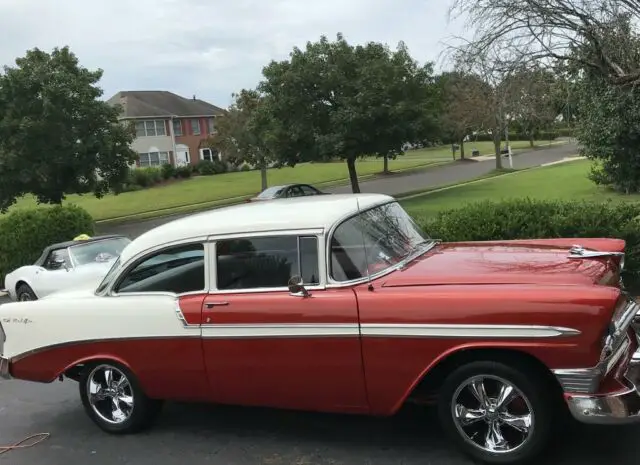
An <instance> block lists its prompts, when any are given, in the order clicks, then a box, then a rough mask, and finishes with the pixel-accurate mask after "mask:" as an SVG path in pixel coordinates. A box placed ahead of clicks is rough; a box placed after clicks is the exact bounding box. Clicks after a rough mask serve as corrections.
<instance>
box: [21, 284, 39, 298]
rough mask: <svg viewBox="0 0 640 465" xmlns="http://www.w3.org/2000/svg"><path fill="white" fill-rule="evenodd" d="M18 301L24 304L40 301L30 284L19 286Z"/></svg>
mask: <svg viewBox="0 0 640 465" xmlns="http://www.w3.org/2000/svg"><path fill="white" fill-rule="evenodd" d="M21 297H23V298H21ZM16 300H17V301H18V302H23V301H28V300H38V296H37V295H36V293H35V292H33V289H31V286H29V285H28V284H25V283H22V284H20V285H19V286H18V289H16Z"/></svg>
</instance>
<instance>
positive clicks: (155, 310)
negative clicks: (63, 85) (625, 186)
mask: <svg viewBox="0 0 640 465" xmlns="http://www.w3.org/2000/svg"><path fill="white" fill-rule="evenodd" d="M575 243H578V244H580V245H573V244H575ZM624 246H625V243H624V241H621V240H616V239H598V238H596V239H594V238H588V239H587V238H585V239H544V240H536V239H531V240H519V241H494V242H465V243H443V242H441V241H439V240H437V239H433V238H431V237H429V235H428V234H426V233H425V232H424V231H423V229H422V228H421V227H419V226H418V225H417V224H416V223H415V222H414V221H413V220H412V219H411V217H410V216H409V215H408V214H407V213H406V212H405V211H404V210H403V208H402V207H401V206H400V205H399V204H398V203H397V202H396V201H395V200H394V199H393V198H392V197H389V196H386V195H379V194H346V195H329V196H310V197H304V198H298V199H283V200H281V201H277V202H266V203H264V204H260V203H256V204H241V205H235V206H231V207H225V208H220V209H216V210H213V211H209V212H205V213H201V214H196V215H192V216H188V217H185V218H182V219H178V220H176V221H173V222H171V223H167V224H165V225H162V226H159V227H157V228H155V229H153V230H151V231H149V232H147V233H145V234H143V235H141V236H139V237H138V238H136V239H135V240H134V241H133V242H131V243H130V244H129V245H127V247H126V248H125V249H124V250H123V251H122V253H121V254H120V257H119V258H118V259H117V260H116V261H115V262H114V264H113V266H112V267H111V269H110V270H109V272H108V273H107V275H106V276H105V278H104V280H103V281H102V283H100V285H98V286H97V287H94V286H90V285H87V286H84V287H78V286H74V289H72V290H69V291H63V292H58V293H56V294H54V295H51V296H49V297H48V298H47V299H45V300H41V301H34V302H22V303H9V304H5V305H2V306H0V354H1V356H0V375H2V376H4V377H6V378H9V377H13V378H17V379H21V380H28V381H35V382H44V383H47V382H52V381H54V380H56V379H59V378H60V379H62V378H64V377H66V378H69V379H72V380H75V381H78V383H79V390H80V396H81V399H82V402H83V404H84V408H85V410H86V412H87V414H88V415H89V417H90V418H91V419H92V420H93V421H94V422H95V423H96V424H97V425H98V426H99V427H100V428H102V429H103V430H105V431H107V432H110V433H132V432H136V431H139V430H141V429H143V428H145V427H147V426H149V425H151V424H152V422H153V420H154V419H155V417H156V416H157V414H158V413H159V411H160V407H161V405H162V401H163V400H166V399H170V400H181V401H198V402H214V403H220V404H237V405H247V406H251V405H253V406H266V407H277V408H286V409H299V410H313V411H323V412H342V413H353V414H366V415H377V416H385V415H393V414H394V413H396V412H397V411H398V410H399V409H400V408H401V406H402V405H403V404H405V403H407V402H417V403H429V402H435V404H436V405H437V407H438V410H439V416H440V420H441V422H442V425H443V427H444V429H445V430H446V432H447V433H448V435H449V436H450V438H451V439H452V441H453V442H454V444H455V445H456V447H457V448H459V449H460V450H462V451H464V452H466V453H467V454H469V455H471V456H472V457H474V458H476V459H479V460H482V461H484V462H488V463H495V464H498V463H500V464H506V463H516V462H520V461H524V460H529V459H532V458H534V457H535V456H536V455H537V454H538V453H540V452H542V451H543V450H545V448H546V447H547V446H548V445H549V441H550V439H551V438H552V437H554V436H555V437H562V434H561V432H562V430H561V429H559V428H560V427H561V426H562V419H563V415H565V414H567V413H569V412H570V413H571V414H572V415H573V416H574V417H575V418H576V419H577V420H579V421H582V422H586V423H603V424H617V423H629V422H636V421H639V420H640V396H639V394H638V392H637V390H636V388H635V385H637V382H638V381H639V380H640V375H639V374H638V368H639V363H640V351H639V350H638V340H637V336H636V332H635V329H634V325H632V323H633V322H634V320H635V319H637V315H638V310H639V307H638V305H637V304H636V302H635V301H634V300H633V299H632V298H631V297H629V296H628V295H627V294H626V292H625V291H624V290H623V289H621V287H620V273H621V271H622V269H623V266H624V253H623V250H624ZM5 333H6V336H5ZM567 416H568V415H567ZM556 433H558V434H556Z"/></svg>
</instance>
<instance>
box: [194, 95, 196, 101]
mask: <svg viewBox="0 0 640 465" xmlns="http://www.w3.org/2000/svg"><path fill="white" fill-rule="evenodd" d="M193 101H194V102H195V101H196V96H195V94H194V95H193Z"/></svg>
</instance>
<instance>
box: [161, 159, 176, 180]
mask: <svg viewBox="0 0 640 465" xmlns="http://www.w3.org/2000/svg"><path fill="white" fill-rule="evenodd" d="M161 171H162V178H163V179H164V180H167V179H171V178H175V177H176V169H175V168H174V166H173V165H170V164H169V163H167V164H165V165H162V168H161Z"/></svg>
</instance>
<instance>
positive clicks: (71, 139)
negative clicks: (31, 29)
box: [0, 47, 135, 211]
mask: <svg viewBox="0 0 640 465" xmlns="http://www.w3.org/2000/svg"><path fill="white" fill-rule="evenodd" d="M101 77H102V70H97V71H89V70H87V69H86V68H83V67H81V66H80V65H79V62H78V59H77V57H76V56H75V55H74V54H73V53H72V52H71V51H70V50H69V48H68V47H64V48H61V49H59V48H56V49H54V50H53V52H52V53H50V54H49V53H46V52H43V51H41V50H39V49H37V48H36V49H33V50H30V51H28V52H27V54H26V55H25V56H24V57H22V58H18V59H16V66H14V67H5V68H4V74H2V75H0V211H6V209H7V208H8V207H9V206H11V205H12V204H13V203H15V201H16V199H17V198H19V197H21V196H23V195H25V194H27V193H31V194H33V195H35V196H36V198H37V199H38V201H39V202H42V203H57V204H59V203H61V202H62V200H63V199H64V198H65V194H70V193H76V192H78V193H83V192H93V193H94V195H96V196H97V197H101V196H102V195H104V194H105V193H107V192H109V191H110V190H111V189H112V188H113V187H114V186H116V185H118V184H119V183H121V182H122V181H123V180H124V179H125V178H126V175H127V173H128V170H129V163H131V162H133V161H134V160H135V153H134V152H133V151H132V150H131V149H130V148H129V144H130V142H131V141H132V140H133V137H134V134H133V131H132V130H131V128H129V127H126V126H123V125H121V124H119V122H118V114H119V109H118V108H113V107H111V106H109V105H108V104H107V103H106V102H104V101H101V100H99V97H101V96H102V90H101V89H100V88H99V87H98V86H97V83H98V81H99V80H100V78H101Z"/></svg>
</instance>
